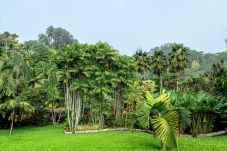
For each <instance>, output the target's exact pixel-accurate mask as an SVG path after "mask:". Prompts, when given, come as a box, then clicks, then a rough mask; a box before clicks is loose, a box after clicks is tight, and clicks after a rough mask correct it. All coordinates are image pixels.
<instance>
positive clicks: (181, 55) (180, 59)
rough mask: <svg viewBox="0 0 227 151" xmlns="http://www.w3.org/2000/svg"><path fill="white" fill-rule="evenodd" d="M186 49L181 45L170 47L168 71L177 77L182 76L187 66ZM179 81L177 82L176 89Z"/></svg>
mask: <svg viewBox="0 0 227 151" xmlns="http://www.w3.org/2000/svg"><path fill="white" fill-rule="evenodd" d="M188 56H189V54H188V48H186V47H184V46H183V45H181V44H175V45H173V46H172V51H171V53H170V54H169V65H170V71H171V72H173V73H174V74H176V75H177V77H179V76H182V75H183V72H184V70H185V69H186V68H187V67H188V65H189V60H188ZM178 84H179V81H178V80H177V89H178Z"/></svg>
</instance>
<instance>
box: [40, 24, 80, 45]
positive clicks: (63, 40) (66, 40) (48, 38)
mask: <svg viewBox="0 0 227 151" xmlns="http://www.w3.org/2000/svg"><path fill="white" fill-rule="evenodd" d="M39 42H40V43H42V44H44V45H48V46H52V47H53V48H55V49H62V48H63V47H64V46H65V45H66V44H78V40H77V39H74V38H73V36H72V35H71V34H70V33H69V32H68V31H67V30H65V29H63V28H61V27H58V28H55V27H53V26H49V27H48V28H47V30H46V34H40V35H39Z"/></svg>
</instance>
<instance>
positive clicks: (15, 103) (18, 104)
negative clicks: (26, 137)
mask: <svg viewBox="0 0 227 151" xmlns="http://www.w3.org/2000/svg"><path fill="white" fill-rule="evenodd" d="M0 111H2V112H3V113H7V112H10V116H9V120H10V121H11V126H10V135H11V134H12V130H13V123H14V122H16V121H17V119H18V117H19V116H22V115H23V114H26V113H30V112H32V111H33V107H32V106H31V105H30V104H29V103H28V102H25V101H19V100H8V101H6V102H5V103H2V104H0Z"/></svg>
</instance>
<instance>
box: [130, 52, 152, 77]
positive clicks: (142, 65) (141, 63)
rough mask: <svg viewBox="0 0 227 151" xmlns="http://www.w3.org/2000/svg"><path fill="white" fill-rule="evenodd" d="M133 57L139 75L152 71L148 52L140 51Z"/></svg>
mask: <svg viewBox="0 0 227 151" xmlns="http://www.w3.org/2000/svg"><path fill="white" fill-rule="evenodd" d="M133 57H134V58H135V60H136V62H137V66H138V73H140V74H144V73H145V72H147V71H149V70H150V60H149V56H148V53H147V52H145V51H143V50H142V49H139V50H137V51H136V53H135V54H134V55H133Z"/></svg>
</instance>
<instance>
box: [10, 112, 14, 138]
mask: <svg viewBox="0 0 227 151" xmlns="http://www.w3.org/2000/svg"><path fill="white" fill-rule="evenodd" d="M14 116H15V111H14V110H13V113H12V117H11V125H10V131H9V134H10V135H11V134H12V131H13V123H14Z"/></svg>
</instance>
